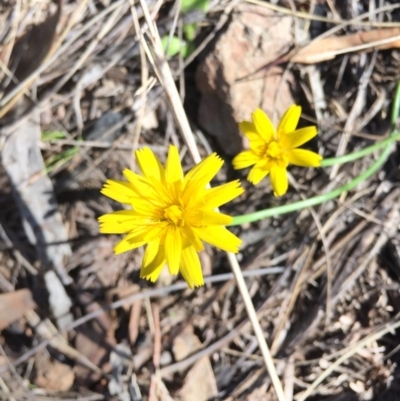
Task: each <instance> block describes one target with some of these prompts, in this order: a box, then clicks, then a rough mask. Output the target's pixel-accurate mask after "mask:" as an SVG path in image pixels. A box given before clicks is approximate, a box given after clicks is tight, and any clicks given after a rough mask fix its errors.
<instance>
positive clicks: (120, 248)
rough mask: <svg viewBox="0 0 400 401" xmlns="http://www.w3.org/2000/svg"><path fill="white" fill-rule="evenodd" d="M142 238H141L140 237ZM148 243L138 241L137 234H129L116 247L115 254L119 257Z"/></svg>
mask: <svg viewBox="0 0 400 401" xmlns="http://www.w3.org/2000/svg"><path fill="white" fill-rule="evenodd" d="M139 237H140V236H139ZM145 243H146V242H144V241H139V240H137V235H136V234H128V235H127V236H126V237H125V238H123V239H122V240H121V241H119V242H118V243H117V245H115V246H114V253H115V254H116V255H119V254H120V253H124V252H127V251H131V250H132V249H136V248H139V247H141V246H142V245H144V244H145Z"/></svg>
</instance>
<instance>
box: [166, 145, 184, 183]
mask: <svg viewBox="0 0 400 401" xmlns="http://www.w3.org/2000/svg"><path fill="white" fill-rule="evenodd" d="M165 178H166V180H167V182H176V181H179V180H181V179H182V178H183V171H182V166H181V160H180V158H179V152H178V149H177V147H176V146H173V145H170V147H169V149H168V157H167V162H166V164H165Z"/></svg>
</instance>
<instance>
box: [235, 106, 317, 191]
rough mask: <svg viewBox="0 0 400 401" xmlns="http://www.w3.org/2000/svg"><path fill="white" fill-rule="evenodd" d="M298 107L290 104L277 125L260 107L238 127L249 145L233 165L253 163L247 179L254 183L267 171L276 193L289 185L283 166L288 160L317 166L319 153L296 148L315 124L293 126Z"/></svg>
mask: <svg viewBox="0 0 400 401" xmlns="http://www.w3.org/2000/svg"><path fill="white" fill-rule="evenodd" d="M300 114H301V107H300V106H297V105H295V104H294V105H292V106H290V107H289V109H288V110H287V111H286V113H285V115H284V116H283V117H282V120H281V121H280V123H279V125H278V130H275V127H274V126H273V125H272V122H271V120H270V119H269V118H268V116H267V115H266V114H265V113H264V112H263V111H262V110H260V109H257V110H256V111H255V112H254V113H252V115H251V117H252V120H253V122H249V121H243V122H241V123H240V124H239V128H240V130H241V131H242V132H243V134H244V135H245V136H246V137H247V138H248V139H249V142H250V149H249V150H246V151H244V152H241V153H239V154H238V155H237V156H236V157H235V158H234V159H233V167H234V168H235V169H236V170H238V169H242V168H246V167H250V166H253V167H252V169H251V170H250V172H249V174H248V176H247V179H248V180H249V181H250V182H251V183H253V184H254V185H257V184H258V183H259V182H260V181H261V180H262V179H263V178H264V177H266V176H267V175H268V174H269V175H270V180H271V185H272V189H273V190H274V195H275V196H282V195H284V194H285V193H286V192H287V189H288V178H287V173H286V169H287V167H288V165H289V164H294V165H295V166H301V167H318V166H320V165H321V160H322V156H320V155H319V154H318V153H315V152H312V151H310V150H306V149H296V148H298V147H299V146H301V145H303V144H305V143H306V142H308V141H309V140H310V139H311V138H314V137H315V136H316V135H317V134H318V132H317V127H314V126H312V127H305V128H300V129H297V130H296V127H297V124H298V122H299V119H300Z"/></svg>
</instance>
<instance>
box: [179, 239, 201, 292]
mask: <svg viewBox="0 0 400 401" xmlns="http://www.w3.org/2000/svg"><path fill="white" fill-rule="evenodd" d="M180 272H181V274H182V276H183V278H184V279H185V281H186V282H187V284H188V286H189V287H190V288H194V287H199V286H201V285H204V279H203V272H202V271H201V265H200V260H199V255H198V254H197V252H196V250H195V249H194V248H193V247H192V246H189V247H187V248H185V249H183V250H182V262H181V267H180Z"/></svg>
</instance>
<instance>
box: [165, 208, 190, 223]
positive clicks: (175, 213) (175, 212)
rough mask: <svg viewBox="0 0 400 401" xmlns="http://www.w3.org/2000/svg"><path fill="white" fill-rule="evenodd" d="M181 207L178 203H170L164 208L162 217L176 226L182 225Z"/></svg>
mask: <svg viewBox="0 0 400 401" xmlns="http://www.w3.org/2000/svg"><path fill="white" fill-rule="evenodd" d="M183 213H184V211H183V209H182V208H181V207H180V206H178V205H172V206H169V207H167V208H166V209H165V210H164V218H165V219H167V220H169V222H170V223H173V224H175V225H176V226H179V227H183V226H184V225H185V220H184V218H183Z"/></svg>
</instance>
